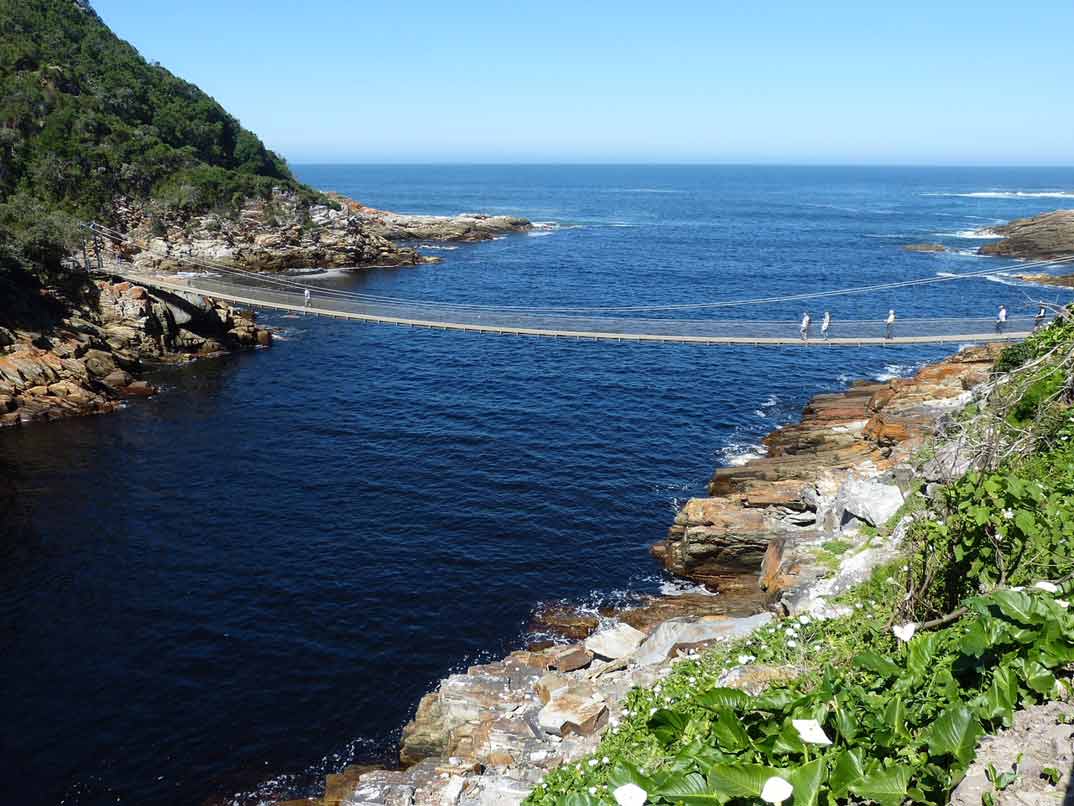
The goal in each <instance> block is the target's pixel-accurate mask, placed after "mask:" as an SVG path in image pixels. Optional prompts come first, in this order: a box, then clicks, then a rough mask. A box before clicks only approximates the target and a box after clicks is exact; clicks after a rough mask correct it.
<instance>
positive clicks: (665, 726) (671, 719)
mask: <svg viewBox="0 0 1074 806" xmlns="http://www.w3.org/2000/svg"><path fill="white" fill-rule="evenodd" d="M689 721H690V719H689V717H687V716H686V715H685V714H681V713H679V712H678V711H671V710H669V709H667V708H661V709H659V710H658V711H657V712H656V713H655V714H653V715H652V716H651V717H649V730H650V731H651V732H652V734H653V736H655V737H656V738H657V739H659V740H660V741H661V742H663V743H664V744H665V745H669V744H671V743H673V742H675V741H678V739H679V738H680V737H681V736H682V734H683V732H684V731H685V730H686V725H687V724H688V723H689Z"/></svg>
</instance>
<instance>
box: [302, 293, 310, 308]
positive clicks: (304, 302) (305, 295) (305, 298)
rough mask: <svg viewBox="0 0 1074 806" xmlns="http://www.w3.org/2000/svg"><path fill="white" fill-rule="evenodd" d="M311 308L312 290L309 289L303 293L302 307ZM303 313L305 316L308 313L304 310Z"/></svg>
mask: <svg viewBox="0 0 1074 806" xmlns="http://www.w3.org/2000/svg"><path fill="white" fill-rule="evenodd" d="M309 306H310V290H309V289H308V288H307V289H306V290H305V291H303V292H302V307H303V308H308V307H309ZM302 313H303V314H305V313H306V312H305V310H303V311H302Z"/></svg>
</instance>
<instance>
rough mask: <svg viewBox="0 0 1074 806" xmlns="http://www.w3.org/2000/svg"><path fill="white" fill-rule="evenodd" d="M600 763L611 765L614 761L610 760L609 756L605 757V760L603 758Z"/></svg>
mask: <svg viewBox="0 0 1074 806" xmlns="http://www.w3.org/2000/svg"><path fill="white" fill-rule="evenodd" d="M600 763H601V764H611V763H612V760H611V759H610V758H608V757H607V756H605V757H604V758H602V759H601V760H600Z"/></svg>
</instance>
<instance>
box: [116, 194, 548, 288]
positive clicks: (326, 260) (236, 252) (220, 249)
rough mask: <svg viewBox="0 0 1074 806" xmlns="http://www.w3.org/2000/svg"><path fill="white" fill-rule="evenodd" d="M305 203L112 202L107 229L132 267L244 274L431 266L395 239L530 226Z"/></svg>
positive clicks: (344, 203) (331, 200) (340, 202)
mask: <svg viewBox="0 0 1074 806" xmlns="http://www.w3.org/2000/svg"><path fill="white" fill-rule="evenodd" d="M325 198H326V200H327V202H326V203H311V202H309V200H308V199H305V198H303V197H301V196H299V195H298V194H295V193H291V192H285V191H282V190H278V191H277V192H275V193H274V194H273V195H272V197H271V198H269V199H262V198H252V199H247V200H246V201H245V202H244V203H243V205H242V207H241V209H240V210H239V211H238V213H237V214H234V215H231V214H221V213H207V214H204V215H199V216H193V217H190V216H184V215H179V214H174V213H171V214H165V213H162V212H158V211H155V210H154V209H153V208H152V207H149V206H146V205H141V204H133V203H130V202H126V201H122V200H121V201H119V202H117V203H116V204H115V205H114V211H113V219H114V228H115V229H117V230H118V231H120V232H123V233H124V234H126V235H127V236H129V237H130V238H131V240H132V241H133V242H134V243H131V244H127V245H125V246H124V247H123V248H122V249H121V254H122V256H123V257H124V258H125V259H126V260H129V261H130V262H132V263H133V264H134V266H135V268H138V269H142V270H148V271H175V270H179V269H183V268H185V269H189V268H190V263H189V261H191V260H194V261H199V260H200V261H206V260H207V261H219V262H223V263H226V264H230V265H234V266H236V267H239V268H243V269H248V270H251V271H285V270H287V269H300V268H311V267H317V268H367V267H371V266H413V265H417V264H420V263H436V262H438V261H439V258H436V257H428V256H425V255H422V254H421V253H420V252H418V251H417V250H416V249H414V248H411V247H409V246H403V245H400V244H399V243H397V241H413V240H419V239H420V240H437V241H467V242H473V241H483V240H489V239H491V238H495V237H498V236H500V235H502V234H507V233H514V232H525V231H526V230H528V229H530V227H531V224H530V222H529V221H527V220H525V219H522V218H512V217H508V216H487V215H482V214H478V213H463V214H461V215H458V216H421V215H404V214H400V213H390V212H386V211H383V210H376V209H373V208H371V207H366V206H365V205H363V204H361V203H360V202H356V201H354V200H353V199H349V198H347V197H345V196H341V195H338V194H329V195H328V196H326V197H325Z"/></svg>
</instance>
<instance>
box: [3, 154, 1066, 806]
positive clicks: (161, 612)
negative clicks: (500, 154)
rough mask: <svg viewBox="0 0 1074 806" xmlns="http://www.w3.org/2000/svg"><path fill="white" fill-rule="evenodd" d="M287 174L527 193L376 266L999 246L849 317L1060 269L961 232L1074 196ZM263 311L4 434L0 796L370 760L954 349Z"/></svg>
mask: <svg viewBox="0 0 1074 806" xmlns="http://www.w3.org/2000/svg"><path fill="white" fill-rule="evenodd" d="M296 170H297V173H298V175H299V176H300V177H301V178H302V179H303V180H305V181H307V182H309V183H311V184H313V185H315V186H317V187H319V188H322V189H325V190H336V191H339V192H342V193H345V194H347V195H350V196H352V197H354V198H356V199H358V200H360V201H362V202H364V203H366V204H368V205H370V206H374V207H379V208H385V209H392V210H397V211H400V212H418V213H454V212H460V211H481V212H488V213H505V214H512V215H521V216H525V217H527V218H530V219H532V220H533V221H535V222H540V226H539V227H538V228H537V229H535V230H534V231H533V232H531V233H529V234H525V235H512V236H507V237H504V238H502V239H498V240H495V241H490V242H485V243H480V244H429V245H426V247H425V251H426V252H427V253H429V254H436V255H439V256H440V257H442V259H443V260H442V262H441V263H439V264H436V265H423V266H418V267H413V268H399V269H373V270H367V271H363V272H360V273H356V274H351V273H343V272H329V273H325V275H324V276H322V277H320V278H319V279H318V280H317V282H322V283H325V284H329V285H333V286H335V287H343V288H348V289H353V290H360V291H363V292H367V293H375V294H380V295H384V296H398V297H404V298H408V299H429V300H440V301H445V302H467V303H479V304H489V305H534V306H539V305H575V304H578V305H599V306H622V305H667V304H698V303H705V302H715V301H724V300H731V299H736V298H745V297H755V296H759V295H764V296H778V295H785V294H793V293H800V292H803V291H819V290H824V289H827V288H841V287H847V286H854V285H866V284H871V283H877V282H887V281H889V280H903V279H916V278H924V277H934V276H938V275H942V274H958V273H965V272H975V271H980V270H981V269H984V268H988V267H991V266H994V267H995V269H996V273H995V274H992V275H989V276H986V277H980V278H976V279H972V280H965V281H960V282H948V283H942V284H939V285H936V286H915V287H910V288H904V289H898V290H895V291H890V292H884V293H883V294H880V295H872V294H870V295H854V296H847V297H840V298H834V299H832V300H830V301H828V303H827V304H828V306H829V307H830V310H831V311H832V313H833V316H834V318H835V321H836V323H838V321H839V320H840V319H865V318H872V317H876V318H878V319H881V318H883V316H884V315H885V314H886V312H887V310H888V308H890V307H894V308H896V309H897V311H898V312H899V316H900V317H914V316H992V315H993V314H994V313H995V310H996V308H997V306H998V305H999V304H1000V303H1005V304H1006V305H1007V306H1008V307H1009V308H1010V309H1011V311H1012V314H1013V315H1021V314H1024V313H1026V312H1029V313H1032V310H1031V309H1030V308H1029V307H1027V306H1028V305H1029V303H1030V301H1031V300H1032V299H1036V298H1039V297H1041V296H1044V297H1046V298H1047V299H1050V300H1057V301H1066V300H1069V299H1070V297H1071V294H1070V292H1069V291H1066V290H1061V289H1040V288H1034V287H1029V286H1026V285H1024V284H1022V283H1020V282H1019V281H1017V280H1014V279H1013V278H1011V277H1010V276H1008V271H1009V269H1008V267H1009V266H1010V265H1011V264H1010V262H1009V261H1002V260H998V259H994V258H984V257H978V256H976V255H975V254H974V250H975V249H976V247H977V246H978V245H980V244H981V243H983V242H985V241H984V240H983V239H982V238H981V237H979V236H978V235H977V234H976V233H977V232H978V231H979V230H981V229H984V228H988V227H990V226H994V225H996V224H998V223H1000V222H1003V221H1005V220H1009V219H1012V218H1017V217H1022V216H1027V215H1032V214H1036V213H1039V212H1043V211H1046V210H1051V209H1055V208H1057V207H1071V206H1074V170H1071V169H985V168H973V169H955V168H850V167H843V168H827V167H777V166H771V167H746V166H510V167H508V166H298V167H297V169H296ZM913 242H939V243H942V244H945V245H947V246H948V247H950V248H951V250H953V251H949V252H945V253H939V254H917V253H909V252H906V251H904V250H903V248H902V247H903V245H904V244H907V243H913ZM807 307H808V306H807ZM802 311H803V306H802V304H801V303H781V304H774V305H767V306H763V307H761V308H758V307H750V308H742V309H735V308H730V309H720V312H719V316H721V317H724V318H727V319H751V318H765V319H787V320H795V319H797V318H798V317H800V315H801V313H802ZM811 313H812V314H813V317H814V319H815V320H819V318H820V314H821V313H822V309H821V308H819V307H817V308H816V309H814V310H811ZM685 315H690V314H689V312H688V313H687V314H685ZM705 315H715V314H712V313H709V314H705ZM262 321H264V322H266V323H268V324H270V325H272V326H273V327H275V328H277V329H278V333H279V338H278V339H277V341H276V344H275V345H274V346H273V347H272V348H271V349H269V350H259V351H255V352H248V353H243V354H239V355H235V356H232V357H228V358H222V359H213V360H207V361H202V362H199V363H196V364H193V365H190V366H187V367H183V368H176V369H169V370H163V371H160V372H158V373H156V374H155V376H154V381H155V382H156V383H158V384H159V385H161V386H162V387H163V390H164V391H163V394H161V395H159V396H158V397H156V398H154V399H151V400H148V401H139V402H134V403H131V404H130V405H129V406H128V407H127V408H125V410H123V411H122V412H120V413H118V414H114V415H109V416H102V417H96V418H88V419H80V420H72V421H67V422H59V423H55V424H49V425H40V426H34V427H29V428H24V429H21V430H9V431H6V432H0V473H3V474H5V475H6V476H8V477H10V478H12V479H13V480H14V483H15V486H16V488H17V489H18V492H19V498H18V501H19V504H18V510H17V511H16V512H14V513H6V517H5V518H4V519H3V520H0V652H2V655H3V658H4V662H3V667H4V681H5V684H4V691H5V702H6V705H7V707H6V708H5V716H4V719H2V720H0V755H2V757H3V758H4V760H5V769H7V770H8V772H7V773H6V774H5V775H4V776H3V778H2V780H0V793H2V794H3V795H4V796H5V797H3V798H0V801H2V802H4V803H8V802H19V803H22V804H57V803H63V804H71V805H74V806H96V804H106V803H107V804H116V803H121V804H138V805H139V806H141V805H142V804H149V803H152V804H176V805H178V804H207V803H213V804H221V803H237V804H251V803H257V802H258V801H259V800H260V799H261V798H262V797H267V796H282V795H286V794H293V795H297V794H303V793H304V792H307V791H312V789H311V787H315V786H316V785H318V784H319V783H320V780H321V777H322V776H323V775H324V774H325V773H326V772H332V771H335V770H337V769H339V768H340V767H342V766H343V765H344V764H345V763H347V762H350V761H367V760H368V761H376V760H385V759H390V758H391V757H392V755H393V753H394V751H395V748H396V742H397V739H398V733H399V729H400V728H401V726H402V725H403V724H404V722H405V721H406V720H407V719H408V718H409V716H410V715H411V713H412V712H413V710H414V708H415V706H416V705H417V702H418V699H419V698H420V697H421V695H422V694H424V693H425V692H426V691H427V690H429V689H430V688H431V687H432V686H433V685H435V683H436V681H437V680H438V679H439V678H440V677H442V676H443V675H445V674H446V673H448V672H450V671H452V670H459V669H462V668H463V667H465V666H466V665H467V664H469V663H473V662H476V661H478V660H480V659H484V658H491V657H495V656H498V655H501V654H503V653H504V652H505V651H507V650H510V649H512V648H516V647H518V646H521V645H522V644H523V643H524V642H525V640H526V637H527V636H526V625H527V623H528V621H529V617H530V615H531V613H532V612H533V610H534V608H535V606H537V605H538V604H539V603H541V602H549V601H559V600H563V601H567V602H571V603H581V604H583V605H586V606H591V607H596V606H599V605H601V604H605V603H617V602H619V603H622V602H628V601H630V600H631V598H632V597H634V596H637V595H638V594H641V593H646V592H654V591H658V590H660V589H661V588H662V587H663V588H668V587H673V586H675V585H676V584H677V583H675V581H674V580H670V579H668V578H666V577H664V576H663V575H662V574H661V572H660V570H659V567H658V566H657V564H656V563H655V561H654V560H652V559H651V558H650V557H649V555H648V547H649V545H650V544H652V543H653V542H654V541H656V540H659V539H660V538H661V537H662V536H663V534H664V532H665V530H666V529H667V527H668V526H669V525H670V523H671V522H672V519H673V517H674V513H675V510H676V508H677V507H678V506H679V505H680V504H681V503H682V502H683V501H685V500H686V499H687V498H688V497H689V496H691V495H697V494H702V493H703V492H704V489H705V482H706V481H707V479H708V477H709V476H710V475H711V472H712V469H713V468H714V467H715V466H717V465H719V464H724V463H734V462H740V461H743V460H744V459H745V458H746V457H748V456H750V455H752V454H754V453H755V452H756V451H758V450H759V448H758V444H759V441H760V439H761V438H762V437H763V436H764V434H766V433H767V432H768V431H770V430H772V429H773V428H774V427H776V426H777V425H779V424H780V423H783V422H787V421H789V420H791V419H793V418H795V417H796V416H797V414H798V412H799V411H800V410H801V408H802V406H803V404H804V403H805V402H806V401H807V400H808V398H809V397H810V396H811V395H813V394H815V393H817V392H821V391H830V390H835V389H838V388H841V387H842V386H843V385H845V384H846V383H847V382H849V381H850V380H853V379H856V378H879V379H883V378H893V377H899V376H902V375H906V374H908V373H910V372H912V371H913V369H914V368H915V367H918V366H920V365H921V364H923V363H925V362H927V361H930V360H934V359H937V358H940V357H941V356H943V355H945V354H947V353H949V352H951V349H950V348H943V347H928V346H900V347H873V348H860V349H810V350H801V349H797V348H753V347H709V346H700V345H659V344H648V345H645V344H628V343H624V344H618V343H594V342H571V341H552V340H531V339H521V338H509V337H497V336H482V335H477V334H464V333H448V332H430V331H420V330H410V329H402V328H393V327H390V326H376V325H358V324H354V323H349V322H340V321H335V320H322V319H317V318H314V317H297V318H296V317H288V316H284V315H280V314H265V315H264V316H263V317H262Z"/></svg>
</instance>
